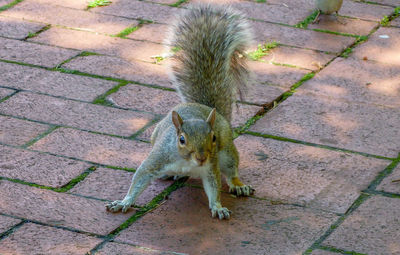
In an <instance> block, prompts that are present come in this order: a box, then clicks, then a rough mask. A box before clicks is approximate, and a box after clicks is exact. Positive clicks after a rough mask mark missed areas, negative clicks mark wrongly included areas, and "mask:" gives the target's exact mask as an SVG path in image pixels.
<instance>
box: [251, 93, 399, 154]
mask: <svg viewBox="0 0 400 255" xmlns="http://www.w3.org/2000/svg"><path fill="white" fill-rule="evenodd" d="M399 114H400V111H399V109H398V108H388V107H383V106H377V105H366V104H356V103H352V102H347V101H344V100H339V99H330V98H328V97H326V96H322V95H318V96H316V95H312V94H307V93H302V94H301V95H299V94H295V95H294V96H292V97H290V98H288V99H287V100H286V101H284V102H283V103H281V104H280V105H279V107H277V108H275V109H273V110H272V111H270V112H269V113H268V114H267V115H265V116H264V117H263V118H262V119H260V120H258V121H257V123H256V124H255V125H254V126H252V127H251V128H250V130H251V131H255V132H260V133H266V134H271V135H277V136H283V137H288V138H293V139H298V140H302V141H307V142H312V143H317V144H325V145H330V146H334V147H339V148H345V149H350V150H355V151H360V152H367V153H371V154H375V155H382V156H387V157H397V153H398V152H399V151H400V133H399V132H400V131H399V129H398V127H399V125H400V124H399V121H400V119H399V118H395V117H394V116H399ZM382 123H385V125H382Z"/></svg>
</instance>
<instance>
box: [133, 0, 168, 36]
mask: <svg viewBox="0 0 400 255" xmlns="http://www.w3.org/2000/svg"><path fill="white" fill-rule="evenodd" d="M174 1H175V0H174ZM168 29H169V26H168V25H165V24H156V23H152V24H144V25H143V26H142V27H140V28H139V29H138V30H136V31H135V32H133V33H131V34H129V35H128V36H127V37H128V38H131V39H135V40H144V41H149V42H155V43H164V41H165V39H166V38H167V34H168Z"/></svg>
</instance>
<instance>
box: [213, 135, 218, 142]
mask: <svg viewBox="0 0 400 255" xmlns="http://www.w3.org/2000/svg"><path fill="white" fill-rule="evenodd" d="M215 141H217V137H216V136H215V135H213V143H215Z"/></svg>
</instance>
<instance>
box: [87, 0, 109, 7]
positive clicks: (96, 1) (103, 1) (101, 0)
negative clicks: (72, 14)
mask: <svg viewBox="0 0 400 255" xmlns="http://www.w3.org/2000/svg"><path fill="white" fill-rule="evenodd" d="M111 3H112V2H111V1H109V0H93V1H90V2H89V3H88V5H87V9H91V8H95V7H102V6H107V5H110V4H111Z"/></svg>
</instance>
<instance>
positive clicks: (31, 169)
mask: <svg viewBox="0 0 400 255" xmlns="http://www.w3.org/2000/svg"><path fill="white" fill-rule="evenodd" d="M89 166H90V165H89V164H87V163H84V162H80V161H76V160H72V159H66V158H61V157H56V156H52V155H47V154H41V153H37V152H32V151H28V150H21V149H15V148H10V147H6V146H2V145H0V176H2V177H7V178H11V179H18V180H23V181H27V182H33V183H36V184H41V185H45V186H50V187H54V188H59V187H61V186H64V185H66V184H67V183H68V182H69V181H70V180H72V179H73V178H75V177H77V176H78V175H79V174H81V173H83V171H85V170H86V169H87V168H88V167H89Z"/></svg>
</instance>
